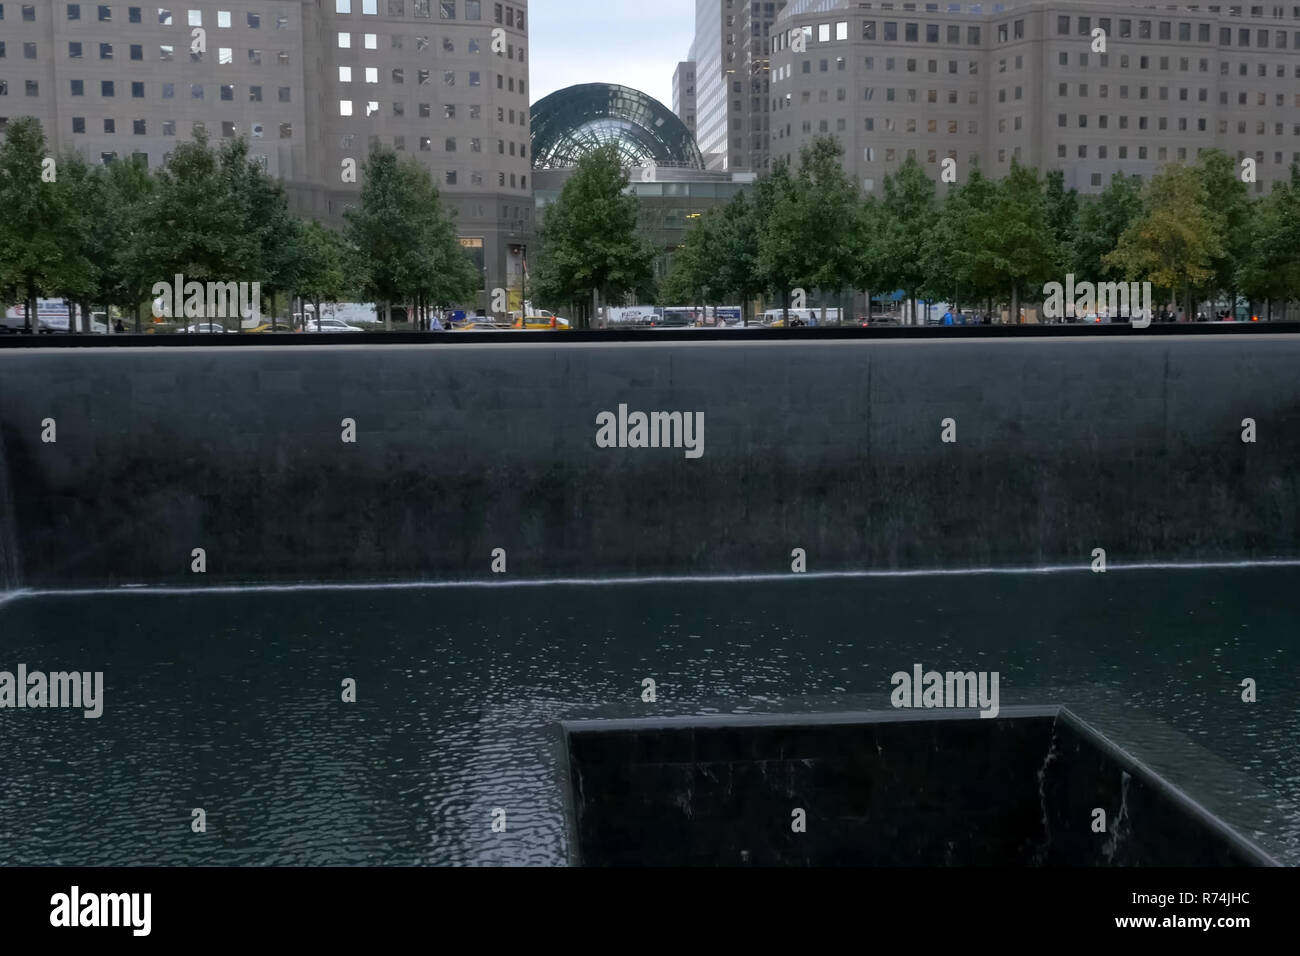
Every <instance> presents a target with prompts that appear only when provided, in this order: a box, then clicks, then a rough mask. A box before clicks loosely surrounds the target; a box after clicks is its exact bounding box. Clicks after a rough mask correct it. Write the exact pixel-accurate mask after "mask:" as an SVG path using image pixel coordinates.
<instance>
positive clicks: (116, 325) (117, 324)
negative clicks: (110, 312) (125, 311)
mask: <svg viewBox="0 0 1300 956" xmlns="http://www.w3.org/2000/svg"><path fill="white" fill-rule="evenodd" d="M113 331H114V332H116V333H118V334H119V335H121V334H122V333H123V332H125V331H126V326H125V325H123V324H122V320H121V319H118V320H117V321H116V322H114V323H113Z"/></svg>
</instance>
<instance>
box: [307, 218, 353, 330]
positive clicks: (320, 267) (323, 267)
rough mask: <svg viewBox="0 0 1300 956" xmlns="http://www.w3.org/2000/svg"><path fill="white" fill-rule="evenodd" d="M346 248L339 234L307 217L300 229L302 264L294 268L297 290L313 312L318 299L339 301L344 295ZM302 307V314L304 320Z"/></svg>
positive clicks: (319, 300)
mask: <svg viewBox="0 0 1300 956" xmlns="http://www.w3.org/2000/svg"><path fill="white" fill-rule="evenodd" d="M347 260H348V251H347V249H346V247H345V245H344V241H343V237H342V236H340V235H339V234H338V233H337V232H335V231H334V230H332V229H327V228H326V227H325V226H322V225H321V224H320V223H319V222H316V221H315V220H311V221H309V222H307V223H305V224H304V225H303V230H302V267H301V269H300V271H299V272H298V294H299V295H300V296H301V297H302V298H303V299H304V300H310V301H311V302H312V304H313V307H314V311H315V314H316V315H320V306H321V302H322V301H324V302H339V301H342V300H343V299H345V298H346V297H347V295H348V275H347V270H346V266H345V263H346V262H347ZM306 319H307V316H306V310H304V314H303V322H304V325H305V323H306Z"/></svg>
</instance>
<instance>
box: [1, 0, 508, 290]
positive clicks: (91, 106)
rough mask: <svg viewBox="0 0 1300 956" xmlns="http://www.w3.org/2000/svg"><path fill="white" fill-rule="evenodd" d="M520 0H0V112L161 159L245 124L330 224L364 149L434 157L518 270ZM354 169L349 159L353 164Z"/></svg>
mask: <svg viewBox="0 0 1300 956" xmlns="http://www.w3.org/2000/svg"><path fill="white" fill-rule="evenodd" d="M527 6H528V5H527V2H526V0H514V2H510V3H498V2H495V0H183V2H180V3H175V2H171V0H162V2H161V3H160V2H159V0H154V2H153V3H150V4H148V5H145V4H140V3H121V2H109V3H67V2H62V0H59V2H50V0H42V2H31V3H21V2H19V3H14V2H11V0H5V2H3V3H0V126H3V125H4V124H5V123H7V122H8V120H9V119H11V118H14V117H18V116H35V117H37V118H38V119H39V120H40V121H41V124H42V127H43V128H44V131H45V135H46V139H47V142H48V144H49V148H50V151H51V153H53V154H60V153H63V152H65V151H68V150H76V151H79V152H81V153H82V154H84V155H86V156H87V157H88V158H90V159H92V160H94V161H109V160H112V159H114V158H125V157H128V156H133V157H136V159H137V160H138V161H143V162H147V163H148V164H149V165H150V166H158V165H160V164H161V163H162V162H163V159H164V157H165V156H166V155H167V153H169V152H170V151H171V150H172V149H173V148H175V145H176V144H177V143H178V142H183V141H185V140H188V139H190V138H191V137H192V136H193V135H194V133H195V132H196V131H198V130H203V131H205V132H206V134H207V135H208V137H209V139H210V140H212V141H216V142H219V141H220V140H222V139H228V138H232V137H236V136H242V137H245V138H247V139H248V142H249V146H250V152H251V153H252V155H253V156H254V157H255V158H256V159H257V160H258V161H260V162H262V163H263V164H264V165H265V167H266V169H267V170H268V171H269V172H270V173H271V174H272V175H274V176H276V177H278V178H280V179H281V180H282V181H283V182H284V183H285V186H286V189H287V191H288V193H289V196H290V201H291V204H292V206H293V208H294V209H295V211H297V212H299V213H301V214H303V215H308V216H313V217H315V218H318V219H320V220H321V221H323V222H325V223H327V224H330V225H334V226H338V225H341V224H342V221H343V213H344V211H345V210H346V209H347V208H348V206H349V205H351V204H354V203H355V202H356V201H357V199H358V195H359V192H360V183H359V182H348V181H346V180H345V176H344V169H345V165H346V163H347V161H348V160H355V161H356V164H357V166H358V167H360V166H362V165H363V164H364V162H365V159H366V157H367V156H368V155H369V153H370V151H371V150H372V149H375V148H378V147H383V148H388V149H394V150H396V151H397V152H398V154H399V155H404V156H410V157H412V158H414V159H416V160H417V161H419V162H420V163H421V164H423V165H425V166H427V167H428V168H429V170H430V171H431V173H432V175H433V177H434V181H435V182H436V183H437V185H438V188H439V189H440V190H441V193H442V197H443V200H444V202H445V203H446V204H447V205H448V206H449V207H450V208H451V209H452V210H454V212H455V214H456V222H457V229H458V232H459V235H460V237H461V242H462V245H463V246H465V248H466V249H467V251H468V252H469V254H470V255H471V257H473V258H474V259H476V261H478V263H479V264H480V267H481V270H482V272H483V287H484V293H483V294H482V295H481V296H480V301H479V302H478V303H477V304H478V305H479V306H482V305H483V304H484V303H485V301H486V298H487V296H486V292H487V290H490V289H492V288H494V287H498V286H502V287H511V286H513V285H516V284H518V282H519V280H520V278H521V276H522V271H523V261H524V256H525V255H526V245H527V242H528V237H529V235H530V233H531V230H532V226H533V223H532V198H531V183H530V177H531V168H530V160H529V155H528V152H529V151H528V143H529V125H528V124H529V110H528V59H527V53H528V30H527V28H528V9H527ZM359 178H360V177H358V180H359Z"/></svg>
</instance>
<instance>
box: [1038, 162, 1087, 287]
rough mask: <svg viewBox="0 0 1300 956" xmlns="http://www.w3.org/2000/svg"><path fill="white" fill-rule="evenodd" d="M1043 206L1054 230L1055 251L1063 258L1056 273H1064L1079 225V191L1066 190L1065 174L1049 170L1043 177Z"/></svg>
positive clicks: (1057, 265)
mask: <svg viewBox="0 0 1300 956" xmlns="http://www.w3.org/2000/svg"><path fill="white" fill-rule="evenodd" d="M1043 204H1044V206H1045V214H1046V216H1047V226H1048V228H1049V229H1051V230H1052V238H1053V239H1054V240H1055V246H1054V248H1055V250H1056V251H1057V253H1058V254H1059V255H1060V256H1061V257H1062V258H1061V261H1059V262H1057V263H1056V268H1055V269H1054V270H1053V271H1054V272H1058V273H1059V272H1064V271H1065V270H1066V267H1067V265H1068V261H1067V260H1068V258H1069V253H1070V248H1071V246H1072V244H1073V242H1074V232H1075V229H1076V228H1078V223H1079V191H1078V190H1077V189H1066V188H1065V173H1064V172H1063V171H1062V170H1059V169H1049V170H1048V171H1047V175H1045V176H1044V177H1043Z"/></svg>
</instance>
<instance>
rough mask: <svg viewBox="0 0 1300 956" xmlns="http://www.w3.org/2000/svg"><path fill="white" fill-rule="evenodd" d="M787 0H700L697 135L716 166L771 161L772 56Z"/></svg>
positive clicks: (757, 165)
mask: <svg viewBox="0 0 1300 956" xmlns="http://www.w3.org/2000/svg"><path fill="white" fill-rule="evenodd" d="M785 5H786V0H775V2H773V0H752V2H748V0H695V42H694V43H693V44H692V49H693V50H694V56H693V59H694V61H695V80H696V83H695V88H696V110H695V115H696V139H697V140H698V141H699V145H700V151H701V152H702V153H703V154H704V159H705V162H706V163H707V164H708V167H709V168H710V169H720V170H760V171H761V170H763V169H765V168H766V165H767V143H768V136H767V133H768V129H767V127H768V117H767V113H768V109H769V107H768V102H769V97H770V89H769V79H768V60H769V57H770V55H771V32H772V28H773V24H774V23H775V22H776V18H777V16H778V14H779V13H780V12H781V10H782V9H783V8H784V7H785Z"/></svg>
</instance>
